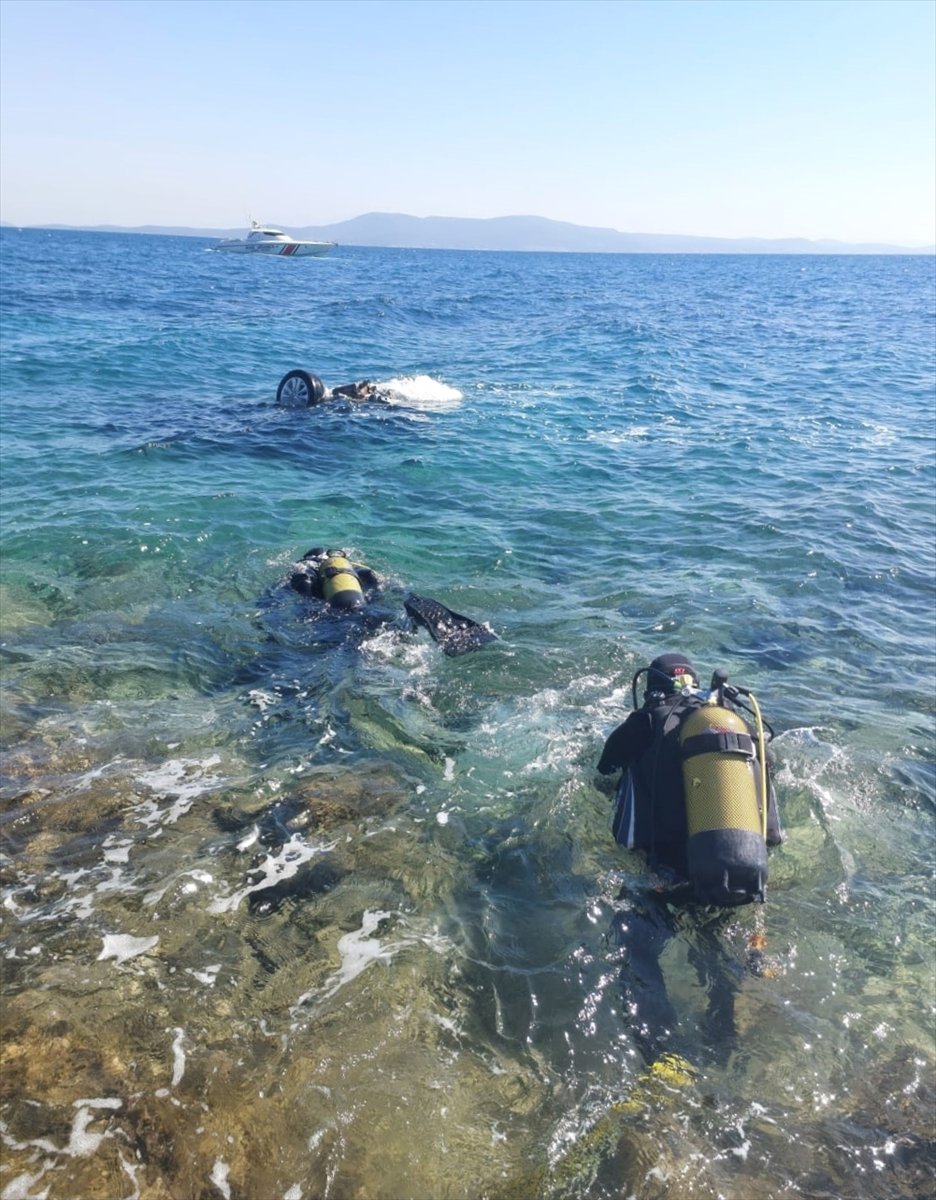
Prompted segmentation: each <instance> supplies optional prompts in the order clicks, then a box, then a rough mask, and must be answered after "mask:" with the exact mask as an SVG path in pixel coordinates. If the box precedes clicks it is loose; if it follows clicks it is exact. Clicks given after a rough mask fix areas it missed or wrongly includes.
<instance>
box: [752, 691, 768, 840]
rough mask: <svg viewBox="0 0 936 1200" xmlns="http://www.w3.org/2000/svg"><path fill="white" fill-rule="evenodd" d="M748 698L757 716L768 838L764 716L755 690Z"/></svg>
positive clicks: (763, 821) (763, 818) (763, 816)
mask: <svg viewBox="0 0 936 1200" xmlns="http://www.w3.org/2000/svg"><path fill="white" fill-rule="evenodd" d="M748 699H749V700H750V701H751V703H752V704H753V705H754V716H755V717H756V718H757V750H758V758H759V759H760V776H761V833H762V834H763V835H764V841H766V840H767V801H768V795H767V746H766V744H765V742H764V718H763V717H762V716H761V710H760V705H759V704H758V703H757V697H756V696H755V695H754V693H753V692H748Z"/></svg>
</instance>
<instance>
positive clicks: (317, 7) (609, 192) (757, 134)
mask: <svg viewBox="0 0 936 1200" xmlns="http://www.w3.org/2000/svg"><path fill="white" fill-rule="evenodd" d="M367 212H395V213H408V214H411V215H413V216H419V217H425V216H447V217H499V216H513V215H534V216H542V217H550V218H552V219H554V220H559V221H570V222H572V223H574V224H576V225H588V226H600V227H605V228H612V229H617V230H621V231H624V232H630V233H677V234H695V235H700V236H711V237H739V238H740V237H767V238H781V237H805V238H811V239H812V238H815V239H819V238H835V239H839V240H842V241H846V242H886V243H892V244H895V245H900V246H922V245H929V244H932V243H933V242H934V241H936V229H934V224H936V218H934V213H936V0H881V2H879V0H261V2H257V0H0V221H2V222H3V223H5V224H14V225H51V224H62V225H120V226H128V227H133V226H140V225H165V226H184V227H191V228H199V229H201V228H204V229H227V228H236V227H243V226H244V225H246V224H247V221H248V218H249V217H256V218H257V219H258V220H260V221H263V222H269V223H273V224H278V225H283V226H286V227H287V228H299V227H302V226H306V225H322V224H331V223H333V222H338V221H344V220H347V219H349V218H351V217H355V216H359V215H360V214H362V213H367Z"/></svg>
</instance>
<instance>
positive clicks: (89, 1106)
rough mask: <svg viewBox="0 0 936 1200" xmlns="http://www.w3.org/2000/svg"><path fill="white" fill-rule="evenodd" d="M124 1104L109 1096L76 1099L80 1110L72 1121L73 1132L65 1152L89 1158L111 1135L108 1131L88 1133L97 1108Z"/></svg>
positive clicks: (75, 1105)
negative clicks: (93, 1098)
mask: <svg viewBox="0 0 936 1200" xmlns="http://www.w3.org/2000/svg"><path fill="white" fill-rule="evenodd" d="M122 1104H123V1101H122V1100H117V1099H114V1098H112V1097H109V1096H107V1097H103V1098H100V1099H95V1100H76V1101H75V1102H74V1107H75V1108H77V1109H78V1111H77V1112H76V1113H75V1117H74V1120H73V1121H72V1127H71V1134H70V1136H69V1139H68V1145H67V1146H66V1147H65V1153H66V1154H70V1155H72V1157H74V1158H87V1157H88V1156H89V1155H90V1154H94V1152H95V1151H96V1150H97V1148H98V1146H100V1144H101V1142H103V1141H104V1139H105V1138H106V1137H110V1134H109V1133H107V1132H106V1131H105V1132H104V1133H88V1126H89V1125H90V1124H91V1122H92V1121H94V1120H95V1119H96V1113H95V1110H96V1109H99V1108H103V1109H118V1108H120V1107H121V1106H122Z"/></svg>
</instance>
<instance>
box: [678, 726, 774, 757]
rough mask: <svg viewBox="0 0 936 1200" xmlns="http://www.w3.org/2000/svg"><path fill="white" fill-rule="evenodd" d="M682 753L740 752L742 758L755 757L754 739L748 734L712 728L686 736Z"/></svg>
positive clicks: (686, 754) (685, 755) (690, 755)
mask: <svg viewBox="0 0 936 1200" xmlns="http://www.w3.org/2000/svg"><path fill="white" fill-rule="evenodd" d="M682 753H683V758H692V757H693V755H696V754H740V755H741V757H742V758H756V757H757V752H756V750H755V748H754V739H753V738H752V737H751V736H750V735H749V734H746V733H737V732H733V731H731V730H723V731H717V730H714V729H711V730H709V731H708V732H706V733H697V734H696V735H695V736H694V737H690V738H686V740H685V741H684V742H683V744H682Z"/></svg>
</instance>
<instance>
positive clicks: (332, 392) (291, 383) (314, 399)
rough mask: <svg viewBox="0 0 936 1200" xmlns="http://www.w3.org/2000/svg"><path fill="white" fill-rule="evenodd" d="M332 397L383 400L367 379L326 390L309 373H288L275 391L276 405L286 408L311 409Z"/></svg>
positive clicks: (317, 379)
mask: <svg viewBox="0 0 936 1200" xmlns="http://www.w3.org/2000/svg"><path fill="white" fill-rule="evenodd" d="M334 396H344V397H345V399H348V400H383V399H384V398H385V396H384V393H382V392H381V391H380V390H379V389H378V388H377V387H376V385H375V384H373V383H371V382H370V380H369V379H360V380H358V381H357V383H343V384H341V385H340V386H339V387H334V388H328V387H326V386H325V384H324V383H323V382H322V381H321V379H319V377H318V375H313V374H312V372H311V371H288V372H287V373H286V374H285V375H284V376H283V378H282V379H281V380H280V381H279V386H278V387H277V389H276V403H277V404H280V405H283V406H285V407H287V408H312V407H314V406H315V405H316V404H321V403H323V401H325V400H328V399H330V398H331V397H334Z"/></svg>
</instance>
